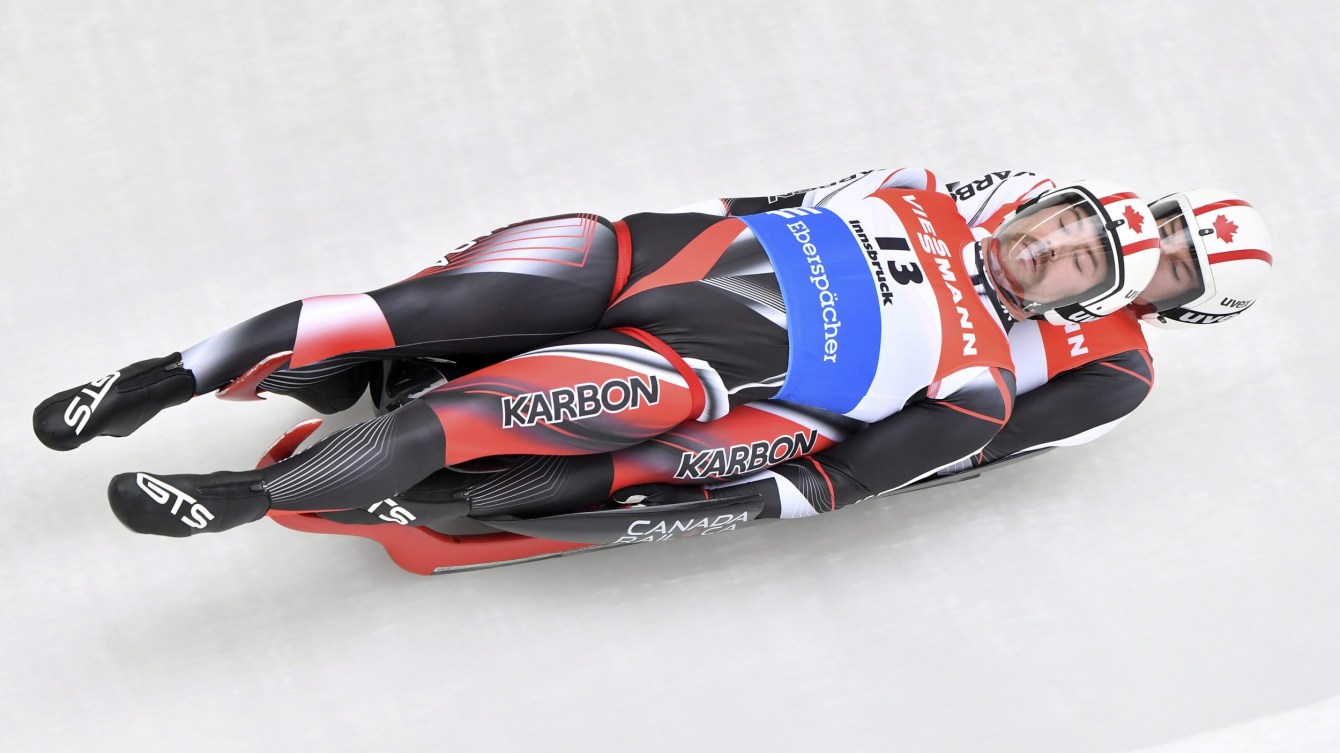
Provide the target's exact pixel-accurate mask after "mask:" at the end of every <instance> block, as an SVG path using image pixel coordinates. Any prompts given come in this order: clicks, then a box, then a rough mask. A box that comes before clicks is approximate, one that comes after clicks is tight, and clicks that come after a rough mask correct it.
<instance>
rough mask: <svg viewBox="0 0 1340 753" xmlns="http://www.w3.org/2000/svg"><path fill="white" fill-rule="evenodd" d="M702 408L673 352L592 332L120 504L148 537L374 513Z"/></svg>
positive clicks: (130, 493) (150, 486) (144, 481)
mask: <svg viewBox="0 0 1340 753" xmlns="http://www.w3.org/2000/svg"><path fill="white" fill-rule="evenodd" d="M703 405H704V394H703V389H702V386H701V384H699V383H698V381H697V377H696V375H695V374H694V372H693V371H692V370H691V369H690V368H689V367H688V366H687V365H686V364H685V363H684V362H683V361H682V360H681V359H680V358H679V357H678V356H677V355H675V354H674V352H673V351H670V350H669V349H668V348H666V347H665V346H664V345H663V344H661V343H659V342H657V341H655V340H654V339H653V338H650V337H648V336H646V335H644V334H641V333H637V332H631V333H625V332H612V331H598V332H590V333H586V334H583V335H578V336H575V337H572V338H568V339H566V340H564V341H562V342H560V343H557V344H555V345H553V346H550V347H547V348H543V349H539V350H535V351H531V352H529V353H525V354H522V355H520V356H516V357H513V358H510V359H507V360H505V361H502V362H500V363H498V364H495V365H493V366H490V367H486V368H484V369H481V370H480V371H478V372H475V373H473V374H469V375H467V376H464V377H462V378H460V379H457V380H455V381H453V382H451V383H449V384H447V385H446V386H444V387H441V388H439V389H437V390H434V391H433V392H431V393H429V394H428V395H425V396H424V397H422V398H419V399H417V400H413V401H411V402H410V403H408V404H406V405H405V406H404V407H403V408H400V409H398V410H395V411H392V412H391V413H388V414H387V415H385V416H382V417H380V418H377V419H375V420H373V421H369V422H367V423H364V424H359V425H357V426H354V427H350V428H347V429H344V430H342V431H340V432H338V433H336V434H334V435H332V436H331V437H329V438H327V439H326V440H325V441H323V442H321V443H320V444H318V445H317V446H315V447H313V448H312V449H311V450H309V451H307V452H304V453H302V454H300V455H297V456H294V457H292V458H289V459H287V460H284V461H280V462H278V463H275V464H274V465H272V466H269V467H267V468H264V469H262V470H259V471H250V472H242V473H220V474H207V475H174V476H156V475H148V474H143V473H128V474H122V475H121V476H118V477H117V478H115V479H113V481H112V485H111V488H110V489H109V496H110V498H111V502H112V507H113V509H114V510H115V511H116V513H117V516H118V517H119V518H120V519H121V520H122V521H123V522H124V523H126V525H128V526H129V527H131V528H132V529H134V530H137V531H141V532H145V533H158V534H164V535H173V536H186V535H190V534H192V533H197V532H199V531H217V530H226V529H227V528H231V527H233V526H235V525H240V524H241V523H245V522H249V521H250V520H255V519H258V518H260V517H261V516H263V515H264V514H265V512H266V511H267V510H268V509H271V508H274V509H282V510H331V509H352V508H360V507H362V508H366V507H368V506H370V505H371V504H372V503H374V502H376V501H378V500H382V499H386V498H388V497H391V496H393V495H395V494H398V493H400V492H403V491H405V490H406V489H408V488H410V487H411V486H412V485H414V484H415V483H417V482H419V481H420V480H422V479H423V478H425V477H426V476H428V475H429V474H431V473H433V472H434V471H436V470H438V469H441V468H443V467H445V466H447V465H456V464H460V463H464V462H467V461H470V460H473V459H476V458H480V457H485V456H489V455H498V454H506V455H520V454H524V455H576V454H588V453H600V452H608V451H610V450H614V449H618V448H621V447H627V446H629V445H632V444H636V443H638V442H642V441H645V440H647V439H649V438H651V437H654V436H656V435H659V434H661V433H663V432H665V431H666V430H668V429H670V428H672V427H674V426H675V425H676V424H679V423H680V422H682V421H684V420H685V419H687V418H690V417H693V416H697V415H701V413H702V410H703ZM196 506H199V508H200V509H199V510H197V509H196Z"/></svg>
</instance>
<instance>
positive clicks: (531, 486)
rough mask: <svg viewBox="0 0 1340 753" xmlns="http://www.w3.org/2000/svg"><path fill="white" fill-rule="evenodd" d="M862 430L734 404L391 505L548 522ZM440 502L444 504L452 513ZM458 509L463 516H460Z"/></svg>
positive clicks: (427, 515) (455, 478) (344, 518)
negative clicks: (633, 489)
mask: <svg viewBox="0 0 1340 753" xmlns="http://www.w3.org/2000/svg"><path fill="white" fill-rule="evenodd" d="M862 426H864V424H862V423H861V422H859V421H855V420H853V419H849V418H845V417H843V416H838V415H835V414H832V413H829V412H827V411H823V410H820V409H817V408H809V407H806V406H799V405H794V404H791V403H781V402H772V401H759V402H755V403H750V404H748V405H741V406H738V407H736V408H734V409H733V410H731V412H730V413H728V414H727V415H726V416H724V417H723V418H719V419H717V420H715V421H706V422H704V421H696V420H692V419H690V420H688V421H685V422H683V423H681V424H680V425H679V426H676V427H674V428H673V429H671V430H670V431H667V432H666V433H664V434H661V435H660V436H657V437H653V438H652V439H649V440H647V441H646V442H642V443H640V444H636V445H633V446H632V447H628V448H626V449H622V450H616V451H615V452H611V453H607V454H601V455H579V456H574V457H555V456H545V455H527V456H522V457H518V458H515V459H514V460H512V461H511V463H510V464H509V467H507V468H506V469H505V470H500V471H497V472H493V473H461V472H453V471H450V470H448V471H441V472H438V473H435V474H433V475H432V477H431V478H429V479H428V480H427V482H426V484H425V485H424V486H423V487H422V488H421V487H420V486H416V487H415V488H414V489H411V490H410V492H409V493H408V494H407V495H403V496H402V497H398V498H397V499H396V501H397V502H398V503H399V504H400V505H401V506H402V507H404V508H405V509H406V510H408V511H409V512H410V513H411V514H413V515H414V516H415V519H416V520H418V521H424V522H421V523H416V525H425V524H427V523H429V522H431V521H433V520H434V519H435V517H437V516H438V510H439V509H440V510H442V512H443V514H448V515H452V516H454V515H461V514H469V515H472V516H485V517H486V516H489V515H525V516H534V515H548V514H554V513H561V512H574V511H577V510H580V509H583V508H586V507H591V506H598V505H601V504H604V503H605V502H606V501H607V500H609V498H610V496H611V495H612V494H613V492H614V491H615V490H616V489H622V488H624V487H628V486H636V485H640V484H650V483H679V484H700V483H704V482H706V481H721V480H724V479H727V478H731V477H734V476H741V475H744V474H746V473H752V472H754V471H758V470H762V469H764V468H768V467H771V466H773V465H776V464H778V463H784V462H786V461H788V460H793V459H795V458H798V457H801V456H803V455H808V454H810V453H812V452H820V451H822V450H826V449H828V448H829V447H831V446H833V445H834V444H835V443H837V442H838V441H840V440H841V439H843V438H844V437H846V436H847V435H848V434H849V433H851V432H853V431H856V430H858V429H859V428H861V427H862ZM444 503H450V508H448V507H446V506H445V505H444ZM462 503H464V504H465V505H467V506H468V509H462V508H461V504H462ZM327 517H329V518H331V519H333V520H336V521H339V522H342V523H361V524H376V523H382V522H384V519H383V518H380V517H378V515H377V514H376V513H375V512H369V511H368V510H356V511H347V512H339V513H331V514H330V515H328V516H327Z"/></svg>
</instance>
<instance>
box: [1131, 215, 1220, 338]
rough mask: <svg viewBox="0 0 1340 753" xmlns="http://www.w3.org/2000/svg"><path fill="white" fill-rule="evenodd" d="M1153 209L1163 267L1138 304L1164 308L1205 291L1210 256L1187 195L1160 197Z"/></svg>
mask: <svg viewBox="0 0 1340 753" xmlns="http://www.w3.org/2000/svg"><path fill="white" fill-rule="evenodd" d="M1149 210H1150V211H1151V212H1153V214H1154V220H1155V221H1156V222H1158V226H1159V267H1158V271H1156V272H1154V279H1152V280H1150V281H1149V284H1148V285H1146V286H1145V289H1144V292H1142V293H1141V294H1140V297H1139V298H1137V299H1135V305H1136V306H1137V307H1140V308H1142V309H1146V310H1147V309H1153V310H1154V311H1160V312H1161V311H1167V310H1168V309H1172V308H1176V307H1178V306H1182V305H1184V304H1186V303H1190V302H1191V301H1194V300H1196V299H1197V298H1200V297H1201V296H1202V295H1204V294H1205V272H1204V270H1203V269H1202V266H1203V265H1204V263H1205V259H1206V256H1205V254H1204V253H1202V249H1201V248H1199V243H1200V238H1199V237H1198V236H1197V234H1196V230H1195V227H1196V226H1195V224H1194V223H1193V222H1189V221H1188V220H1189V219H1190V218H1191V217H1193V215H1192V213H1191V205H1190V204H1189V203H1188V202H1187V200H1186V197H1185V196H1184V195H1182V194H1175V195H1173V196H1168V197H1165V198H1162V199H1159V200H1158V201H1156V202H1154V203H1153V204H1151V205H1150V206H1149Z"/></svg>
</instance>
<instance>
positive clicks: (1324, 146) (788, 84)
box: [0, 0, 1340, 753]
mask: <svg viewBox="0 0 1340 753" xmlns="http://www.w3.org/2000/svg"><path fill="white" fill-rule="evenodd" d="M1337 30H1340V10H1338V9H1337V6H1336V5H1335V4H1334V3H1332V2H1329V0H1317V1H1316V2H1310V3H1309V2H1278V3H1277V2H1268V3H1267V2H1263V3H1248V2H1235V1H1232V0H1230V1H1218V2H1211V1H1209V0H1206V1H1204V2H1186V3H1182V2H1168V1H1166V0H1161V1H1160V2H1121V3H1116V2H1112V3H1048V4H1042V3H1025V2H1020V1H1016V2H997V1H994V0H978V1H975V2H957V1H956V2H924V3H921V2H918V3H910V2H890V1H889V0H884V1H882V2H869V3H856V2H847V3H837V2H826V3H815V2H809V3H802V2H787V1H781V2H778V1H772V2H761V1H752V2H734V3H731V2H724V3H723V2H697V1H694V2H686V1H682V0H681V1H679V2H663V1H660V0H652V1H645V2H638V3H632V2H626V3H612V2H611V3H595V2H576V1H574V2H554V3H541V2H517V1H512V2H482V1H476V2H445V1H444V2H376V1H375V0H324V1H323V2H312V1H307V0H292V1H290V2H265V1H262V0H230V1H229V2H222V1H221V0H191V1H190V2H145V1H140V0H106V1H104V2H93V1H92V0H89V1H87V2H71V1H69V0H6V1H5V2H3V3H0V248H2V249H3V259H4V275H3V285H4V308H3V312H4V319H3V321H2V322H0V324H2V325H3V332H4V333H5V334H4V335H3V343H4V363H5V370H4V378H5V381H4V384H3V391H0V415H3V416H6V417H7V419H6V420H5V421H4V422H3V436H0V441H3V451H4V453H3V456H0V457H2V458H3V459H2V460H0V462H3V489H4V494H3V505H4V507H3V521H4V523H3V526H0V572H3V574H4V576H3V577H4V580H3V584H4V585H3V586H2V587H0V598H2V599H3V602H2V604H0V610H3V611H2V612H0V614H2V615H3V617H0V750H3V751H6V752H8V751H44V750H63V751H128V752H134V753H150V752H152V751H175V750H192V751H244V750H314V751H366V750H405V751H414V750H450V751H464V750H470V751H474V750H499V751H537V750H544V751H591V750H638V751H678V750H691V749H702V750H723V751H724V750H728V751H742V750H769V751H791V750H796V751H801V750H803V751H814V750H903V751H1001V752H1006V753H1008V752H1011V751H1021V752H1025V751H1026V752H1028V753H1037V752H1039V751H1067V752H1071V751H1127V750H1135V749H1148V750H1150V751H1158V753H1201V752H1202V751H1216V752H1218V751H1230V752H1234V751H1252V752H1253V753H1260V752H1261V751H1290V752H1291V753H1293V752H1296V751H1308V752H1311V751H1333V750H1337V749H1340V645H1338V643H1340V642H1338V641H1337V636H1340V588H1338V587H1337V584H1336V580H1337V575H1338V574H1340V548H1338V547H1337V542H1340V506H1337V496H1340V495H1338V494H1337V484H1336V482H1337V470H1336V464H1335V460H1334V458H1333V447H1332V442H1333V440H1334V438H1335V436H1336V432H1337V430H1336V425H1337V418H1340V415H1338V411H1337V408H1336V405H1335V402H1334V400H1335V390H1334V388H1333V387H1332V388H1328V387H1326V385H1327V384H1329V383H1330V381H1331V379H1332V378H1333V371H1334V366H1333V363H1334V361H1335V357H1336V356H1335V354H1336V348H1337V345H1340V335H1338V334H1337V332H1338V331H1340V330H1338V329H1337V322H1336V313H1335V306H1334V298H1335V293H1336V290H1337V282H1336V279H1337V278H1336V269H1337V266H1336V263H1335V260H1334V259H1332V258H1331V256H1330V255H1331V254H1332V253H1334V249H1333V248H1332V244H1333V243H1334V242H1335V241H1334V239H1333V236H1334V234H1335V232H1336V228H1337V227H1340V211H1337V201H1340V177H1337V176H1340V156H1338V155H1340V148H1337V138H1338V136H1337V134H1340V117H1338V116H1337V108H1338V105H1337V104H1336V92H1337V89H1336V83H1335V82H1336V81H1337V80H1340V57H1338V55H1337V52H1336V45H1335V42H1334V37H1335V34H1336V32H1337ZM902 164H913V165H927V166H930V167H932V168H933V169H936V170H937V171H938V172H939V173H940V174H941V175H942V176H945V177H951V176H961V175H966V174H969V173H972V172H974V171H984V170H987V169H998V168H1018V167H1027V168H1032V169H1035V170H1038V171H1040V172H1045V173H1048V174H1051V175H1054V176H1058V177H1063V178H1064V177H1072V178H1073V177H1085V176H1093V177H1107V178H1116V179H1120V180H1123V181H1127V182H1129V183H1131V184H1133V185H1135V186H1136V187H1138V188H1139V189H1140V190H1141V191H1142V192H1144V193H1146V194H1148V195H1159V194H1161V193H1163V192H1166V191H1171V190H1174V189H1179V188H1187V187H1192V186H1197V185H1211V186H1221V187H1224V188H1228V189H1230V190H1233V191H1236V192H1238V193H1241V194H1243V195H1245V196H1247V197H1249V198H1250V199H1251V200H1252V201H1253V202H1254V203H1255V204H1256V205H1257V206H1258V207H1259V208H1260V209H1261V211H1262V212H1264V213H1265V214H1266V216H1267V218H1268V219H1269V220H1270V222H1271V224H1272V228H1273V231H1274V235H1275V239H1276V242H1277V246H1278V247H1277V253H1276V260H1277V265H1276V275H1275V279H1274V281H1273V283H1272V286H1271V288H1270V290H1269V292H1268V294H1267V295H1266V296H1265V297H1264V298H1263V299H1262V301H1261V302H1260V303H1259V304H1258V306H1257V307H1256V308H1255V309H1254V310H1253V311H1252V312H1251V313H1249V314H1248V315H1246V316H1244V317H1242V318H1241V319H1240V320H1239V321H1236V322H1233V323H1230V324H1227V325H1223V326H1220V327H1215V328H1211V329H1210V330H1209V331H1206V332H1201V333H1175V334H1173V333H1156V334H1155V335H1154V336H1153V337H1151V341H1152V346H1153V349H1154V356H1155V359H1156V361H1157V368H1158V381H1157V387H1156V389H1155V391H1154V393H1153V395H1152V396H1151V397H1150V398H1149V400H1148V401H1147V403H1146V404H1145V406H1143V407H1142V408H1141V409H1140V410H1139V411H1138V412H1137V413H1136V414H1135V415H1134V416H1133V417H1132V418H1131V419H1130V420H1129V421H1128V422H1127V423H1126V424H1125V425H1124V426H1122V427H1120V428H1119V429H1118V430H1117V431H1115V432H1114V433H1113V434H1111V435H1110V436H1108V437H1106V438H1104V439H1103V440H1101V441H1100V442H1098V443H1096V444H1093V445H1089V446H1086V447H1083V448H1078V449H1070V450H1058V451H1056V452H1053V453H1051V454H1050V455H1049V456H1046V457H1043V458H1040V459H1038V460H1036V461H1034V462H1032V463H1030V464H1024V465H1021V466H1017V467H1014V468H1009V469H1004V470H1001V471H1000V472H999V474H998V475H996V476H995V477H994V478H989V479H983V480H980V481H975V482H970V483H966V484H962V485H958V486H952V487H948V488H944V489H938V490H935V491H932V492H927V493H925V494H922V495H911V496H904V497H899V498H897V499H896V500H891V501H887V502H884V503H874V504H869V505H865V506H861V507H858V508H856V509H852V510H849V511H845V512H843V513H842V514H838V515H832V516H825V517H823V518H820V519H810V520H802V521H797V522H789V523H777V524H773V525H769V526H760V527H757V528H752V529H748V530H744V531H740V532H738V533H735V534H730V535H723V536H717V537H713V538H710V539H702V540H692V541H687V542H683V543H676V544H666V545H661V546H645V547H629V548H625V549H621V550H616V551H610V552H602V553H596V554H591V555H586V556H580V557H574V558H570V559H564V560H557V561H552V562H547V563H538V564H531V565H523V566H519V567H513V568H506V569H501V570H494V571H488V572H481V573H477V574H465V575H456V576H444V577H438V578H419V577H416V576H411V575H408V574H406V573H403V572H401V571H400V570H398V569H397V568H395V567H394V566H393V565H392V564H391V563H390V562H389V561H388V560H387V559H386V558H385V557H384V556H383V555H382V554H381V551H380V549H379V548H378V547H377V546H376V545H374V544H372V543H371V542H365V541H359V540H350V539H343V538H332V537H318V536H307V535H301V534H297V533H293V532H289V531H287V530H284V529H281V528H279V527H277V526H274V525H272V524H270V523H268V522H262V523H259V524H256V525H253V526H249V527H246V528H242V529H239V530H236V531H233V532H230V533H227V534H225V535H221V536H211V537H200V538H196V539H191V540H185V541H182V540H167V539H159V538H152V537H144V536H135V535H132V534H130V533H128V532H126V531H125V530H124V529H122V528H121V526H120V525H119V524H118V523H117V522H116V520H115V519H114V518H113V517H112V516H111V515H110V514H109V512H108V510H107V506H106V502H105V501H104V495H103V489H104V486H105V484H106V481H107V479H108V478H110V477H111V476H112V475H113V474H114V473H117V472H120V471H125V470H140V469H142V470H151V471H161V472H184V471H212V470H218V469H222V468H245V467H248V466H249V465H250V464H251V463H252V462H254V460H255V456H256V455H257V454H258V452H259V451H260V450H261V449H262V448H263V447H264V446H265V445H266V444H267V443H268V442H269V441H270V439H271V438H272V437H274V436H275V435H277V434H278V433H279V432H280V431H281V430H282V429H284V428H286V427H287V426H289V425H290V424H292V423H295V422H296V421H298V420H299V419H301V418H305V417H307V415H308V414H307V413H306V412H305V411H304V410H303V409H302V408H301V406H299V405H297V404H295V403H291V402H287V401H270V402H266V403H262V404H252V405H238V404H228V403H223V402H220V401H216V400H212V399H208V400H198V401H195V402H193V403H192V404H190V405H188V406H185V407H183V408H179V409H176V410H172V411H169V412H167V413H165V414H164V415H163V416H161V417H160V418H159V419H158V420H156V421H155V422H153V423H152V424H150V425H149V426H148V427H146V428H145V429H143V430H142V431H141V432H140V433H138V434H137V435H136V436H134V437H133V438H130V439H123V440H115V441H113V440H101V441H97V442H94V443H92V444H91V445H89V446H87V447H85V448H82V449H80V450H78V451H76V452H73V453H66V454H57V453H53V452H50V451H48V450H46V449H45V448H42V447H41V446H40V445H39V444H38V443H37V442H36V440H35V439H33V437H32V435H31V431H30V428H29V418H28V417H29V415H30V412H31V410H32V407H33V406H34V405H35V404H36V403H37V402H38V401H40V400H41V399H42V398H43V397H45V396H47V395H48V394H50V393H51V392H54V391H56V390H57V389H63V388H65V387H68V386H71V385H74V384H76V383H79V382H81V381H85V380H88V379H91V378H93V377H95V376H98V375H101V374H104V373H106V372H107V371H109V370H110V369H112V368H116V367H119V366H121V365H124V364H126V363H129V362H131V361H134V360H138V359H140V358H144V357H149V356H156V355H160V354H164V353H167V352H171V351H172V350H174V349H179V348H182V347H184V346H187V345H190V344H192V343H194V342H196V341H198V340H199V339H201V338H202V337H204V336H206V335H207V334H209V333H211V332H214V331H216V330H219V329H222V328H223V327H225V326H227V325H229V324H231V323H232V322H234V321H236V320H239V319H241V318H244V317H246V316H249V315H250V314H252V313H255V312H258V311H261V310H263V309H265V308H268V307H271V306H274V305H277V304H279V303H282V302H285V301H288V300H291V299H294V298H298V297H302V296H307V295H315V294H320V293H332V292H350V291H357V290H363V289H367V288H371V287H374V286H377V285H380V284H383V283H385V282H388V281H391V280H394V279H398V278H399V277H401V276H403V275H405V274H408V273H409V272H412V271H414V270H416V269H419V268H420V267H422V266H423V265H425V264H426V263H427V262H429V261H431V260H432V259H433V258H435V257H436V256H438V255H439V254H440V253H441V252H443V251H444V250H446V249H449V248H451V247H453V246H455V245H456V244H458V243H459V242H461V241H463V240H466V239H468V238H471V237H474V236H476V235H478V234H480V233H482V232H484V231H487V230H489V229H490V228H493V227H496V226H499V225H501V224H504V223H507V222H510V221H513V220H516V219H521V218H525V217H533V216H541V215H546V214H552V213H557V212H563V211H594V212H599V213H602V214H605V215H607V216H612V217H617V216H620V215H622V214H625V213H629V212H632V211H636V210H640V209H655V208H667V207H674V206H678V205H682V204H685V203H688V202H691V201H694V200H697V199H701V198H705V197H712V196H719V195H723V194H737V195H738V194H751V193H773V192H777V191H779V190H785V189H789V188H796V187H802V186H806V185H810V184H814V183H817V182H824V181H827V180H830V179H833V178H836V177H840V176H843V175H846V174H849V173H851V172H854V171H856V170H858V169H862V168H867V167H874V166H886V165H902Z"/></svg>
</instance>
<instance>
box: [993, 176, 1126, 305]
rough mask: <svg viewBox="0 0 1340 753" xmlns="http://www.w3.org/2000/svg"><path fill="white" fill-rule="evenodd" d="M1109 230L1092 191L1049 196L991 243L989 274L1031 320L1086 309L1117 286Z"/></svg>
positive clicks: (1016, 217) (1027, 209) (1020, 213)
mask: <svg viewBox="0 0 1340 753" xmlns="http://www.w3.org/2000/svg"><path fill="white" fill-rule="evenodd" d="M1109 227H1110V220H1109V218H1108V216H1107V212H1106V210H1104V208H1103V206H1102V205H1101V204H1100V203H1098V200H1097V199H1095V198H1094V197H1093V195H1092V194H1090V193H1089V192H1088V191H1084V190H1082V189H1076V188H1072V189H1067V190H1063V191H1059V192H1055V193H1051V194H1047V195H1046V196H1043V197H1042V199H1041V200H1039V201H1038V202H1037V203H1035V204H1032V205H1028V206H1025V207H1024V208H1022V209H1020V210H1019V211H1018V212H1017V213H1016V214H1015V215H1014V216H1013V217H1012V218H1010V220H1009V221H1008V222H1006V223H1005V224H1004V225H1002V226H1001V227H1000V229H999V230H997V231H996V232H995V234H993V235H992V237H991V238H990V239H988V241H987V244H986V254H985V261H986V266H987V271H988V272H989V273H990V274H991V277H992V279H993V281H994V282H995V283H996V286H997V289H998V290H999V292H1000V293H1001V294H1002V297H1004V298H1006V299H1007V300H1008V301H1009V303H1012V304H1014V306H1016V307H1018V308H1019V309H1021V310H1022V311H1023V312H1024V313H1025V314H1026V315H1027V316H1036V315H1039V314H1042V313H1044V312H1046V311H1050V310H1051V309H1054V308H1058V307H1061V306H1067V305H1070V304H1072V303H1082V302H1084V301H1087V300H1090V299H1092V298H1093V297H1095V296H1098V295H1101V294H1103V293H1105V292H1107V291H1109V290H1111V289H1112V288H1113V286H1114V285H1115V283H1116V279H1117V269H1116V264H1115V260H1116V252H1115V251H1114V250H1113V249H1114V246H1113V242H1112V237H1111V234H1110V232H1109V229H1108V228H1109Z"/></svg>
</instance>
